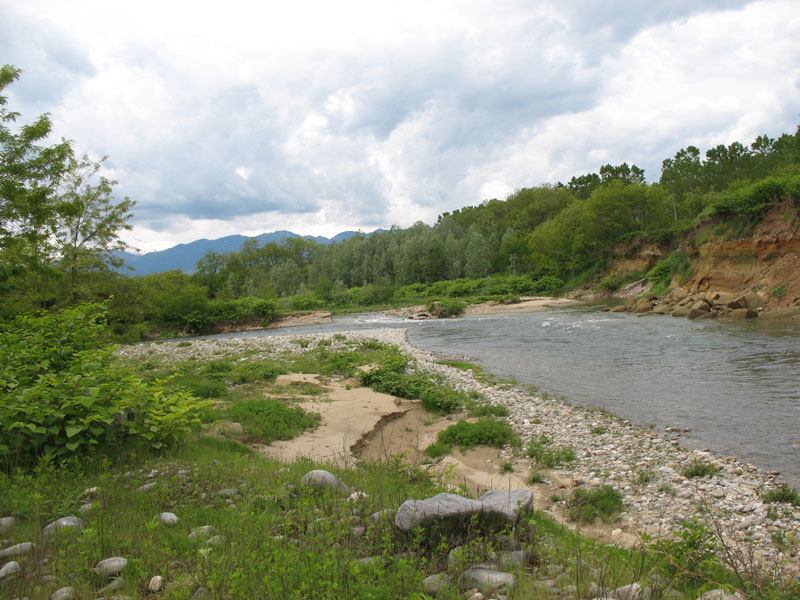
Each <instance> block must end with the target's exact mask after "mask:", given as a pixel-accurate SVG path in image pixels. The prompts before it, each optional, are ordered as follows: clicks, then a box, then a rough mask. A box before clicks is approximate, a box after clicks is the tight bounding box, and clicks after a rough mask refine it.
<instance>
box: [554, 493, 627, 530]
mask: <svg viewBox="0 0 800 600" xmlns="http://www.w3.org/2000/svg"><path fill="white" fill-rule="evenodd" d="M567 506H568V507H569V518H570V519H572V520H573V521H578V522H580V523H591V522H592V521H594V520H595V519H596V518H597V517H598V516H599V517H600V518H601V519H602V520H603V522H605V523H607V522H609V521H610V520H611V519H612V518H613V517H614V516H615V515H617V514H619V513H620V512H621V511H622V494H620V493H619V492H618V491H617V490H615V489H614V488H613V487H611V486H610V485H604V486H602V487H599V488H595V489H594V490H591V491H589V490H585V489H583V488H577V489H576V490H575V491H574V492H573V494H572V497H571V498H570V500H569V502H568V503H567Z"/></svg>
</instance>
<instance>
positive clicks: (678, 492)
mask: <svg viewBox="0 0 800 600" xmlns="http://www.w3.org/2000/svg"><path fill="white" fill-rule="evenodd" d="M337 333H338V334H339V335H344V336H346V338H347V339H349V340H353V339H377V340H379V341H381V342H384V343H388V344H394V345H397V346H398V347H399V348H400V349H402V350H404V351H405V352H408V353H409V354H410V355H411V356H412V357H414V358H415V359H416V361H417V365H418V368H420V369H422V370H427V371H431V372H435V373H439V374H441V375H442V376H443V377H444V378H445V380H446V382H447V383H448V384H449V385H451V386H452V387H454V388H456V389H458V390H460V391H463V392H466V393H469V392H477V393H479V394H481V395H482V396H483V397H484V398H485V401H486V402H487V403H489V404H494V405H502V406H505V407H506V408H507V409H508V410H509V416H508V417H505V420H506V421H507V422H508V423H509V424H510V425H511V426H512V428H513V429H514V431H515V433H517V435H519V436H520V439H521V440H522V444H523V448H524V447H525V446H526V445H527V443H528V441H529V440H530V439H532V438H539V437H540V436H541V435H543V434H546V435H547V436H548V437H549V438H550V440H551V442H550V443H551V446H552V447H572V448H573V449H574V450H575V453H576V455H577V458H576V460H575V462H573V463H568V464H567V465H565V466H564V467H561V468H559V469H554V470H547V469H542V471H543V472H544V473H545V475H546V478H547V480H548V482H547V483H544V484H535V485H528V484H527V477H528V474H529V472H530V471H532V470H538V469H537V467H536V465H535V464H534V461H533V459H530V458H528V457H527V456H525V455H524V454H523V453H521V452H515V451H513V450H512V449H508V448H507V449H504V450H497V449H493V448H491V449H485V448H484V449H483V451H484V452H483V453H482V454H479V455H477V457H471V456H469V453H468V454H467V455H465V456H457V455H456V454H455V453H454V454H452V455H450V457H449V458H448V459H447V460H446V461H444V465H447V464H455V468H456V470H457V471H459V470H460V473H459V474H458V475H457V476H456V483H460V482H462V481H463V483H465V484H467V486H468V487H470V488H472V489H475V488H476V487H481V486H484V482H485V484H487V485H489V486H492V487H494V488H495V489H497V488H507V487H512V486H513V487H528V488H530V489H532V490H533V491H534V494H535V497H536V505H537V508H538V509H541V510H546V511H547V512H549V513H550V514H551V515H553V516H554V517H556V519H557V520H558V521H559V522H562V523H564V524H565V525H569V526H571V527H575V528H578V529H580V530H581V531H582V532H584V533H587V534H589V535H592V536H593V537H596V538H598V539H600V540H601V541H604V542H607V543H620V544H623V545H633V544H635V543H637V541H638V540H640V536H641V534H642V533H645V534H648V535H652V536H668V535H670V534H672V533H674V532H676V531H678V530H679V529H680V525H681V522H682V521H683V520H684V519H688V518H691V517H695V516H701V517H703V516H704V515H705V517H706V518H709V519H711V526H712V527H714V528H716V527H718V528H719V529H720V531H721V532H722V533H723V535H724V536H725V537H726V538H727V539H729V540H731V541H732V542H734V543H735V544H736V546H737V547H747V545H751V547H752V548H753V549H754V550H755V551H756V552H757V554H758V555H760V556H763V557H765V558H769V559H770V560H777V561H791V560H794V562H795V563H797V558H796V557H794V558H793V557H790V556H787V555H784V554H782V553H781V550H780V549H779V548H777V547H776V546H775V544H774V542H773V539H777V538H778V537H779V536H781V535H782V536H784V537H785V538H788V537H789V536H794V537H795V539H800V508H798V507H792V506H789V505H786V504H771V505H767V504H765V503H764V502H763V501H762V500H761V498H760V496H759V492H760V491H762V490H763V489H774V488H776V487H777V484H778V482H779V480H778V479H776V477H775V475H773V474H769V473H766V472H764V471H762V470H760V469H758V468H757V467H755V466H753V465H749V464H744V463H741V462H739V461H738V460H736V459H735V458H733V457H721V456H716V455H714V454H713V453H711V452H708V451H701V450H686V449H682V448H680V447H679V446H678V442H677V441H676V440H670V439H668V438H667V437H665V436H662V435H659V434H657V433H654V432H653V431H649V430H645V429H641V428H638V427H636V426H634V425H632V424H631V422H630V421H627V420H624V419H622V418H618V417H613V416H610V415H608V414H606V413H604V412H601V411H597V410H591V409H588V408H582V407H576V406H571V405H568V404H566V403H564V402H562V401H560V400H555V399H549V398H542V397H539V396H536V395H535V394H531V393H528V392H525V391H522V390H519V389H516V388H512V387H510V386H508V385H502V384H501V385H492V384H487V383H483V382H481V381H478V380H477V379H476V378H475V377H474V376H473V374H472V372H471V371H462V370H459V369H456V368H454V367H450V366H447V365H441V364H438V363H437V362H436V361H437V360H438V357H437V356H436V355H434V354H432V353H430V352H427V351H425V350H422V349H420V348H417V347H415V346H413V345H411V343H410V342H409V341H408V337H407V330H406V329H402V328H376V329H364V330H355V331H342V332H337ZM332 336H333V334H332V333H310V334H299V335H292V336H289V335H286V336H271V337H268V338H267V337H265V338H228V339H212V340H200V341H197V342H196V343H194V344H193V345H192V347H189V348H181V350H182V351H183V350H185V351H186V354H188V355H189V356H192V355H193V354H195V353H199V354H201V355H203V356H212V355H216V354H218V353H219V352H225V351H229V352H230V351H248V352H257V353H263V354H264V355H265V356H268V355H270V354H272V353H278V352H281V351H285V350H286V349H291V350H292V351H297V352H300V351H302V350H300V349H299V348H298V347H297V345H296V344H292V342H291V340H296V339H298V338H303V339H308V340H310V341H311V342H312V343H313V342H316V341H319V340H321V339H332ZM335 344H336V342H334V345H335ZM171 345H172V344H169V343H167V344H160V345H159V346H156V351H157V352H164V353H165V354H168V355H169V354H171V355H172V356H175V351H174V350H173V349H171V348H169V347H167V348H165V347H164V346H171ZM145 347H146V346H145ZM129 348H135V349H138V350H141V351H143V350H144V348H143V345H137V346H132V347H129ZM259 350H260V352H259ZM122 353H123V354H134V353H135V352H134V351H129V352H122ZM367 407H368V404H367V405H366V406H365V408H367ZM349 418H350V419H351V420H354V419H357V417H354V415H349ZM372 431H377V430H376V429H373V430H372ZM359 433H360V435H361V436H362V437H363V436H364V435H365V433H367V432H364V431H363V430H361V431H360V432H359ZM419 443H424V440H420V442H419ZM336 447H338V448H340V449H342V450H345V449H349V452H348V454H350V453H351V452H352V449H353V447H352V446H351V445H350V443H349V442H348V443H345V444H344V445H343V444H342V443H339V444H338V445H337V446H336ZM349 458H352V455H351V456H350V457H349ZM693 460H699V461H702V462H705V463H711V464H713V465H715V466H716V467H718V468H719V472H718V473H717V474H716V475H714V476H713V477H711V478H702V479H701V478H694V479H687V478H686V477H684V476H683V475H681V470H682V469H683V468H684V467H685V466H686V465H687V464H689V463H690V462H692V461H693ZM487 461H489V462H487ZM502 461H509V462H512V463H513V465H514V473H511V474H502V473H501V472H500V469H499V467H500V463H501V462H502ZM470 471H471V472H470ZM459 477H460V478H461V479H459ZM606 484H607V485H612V486H613V487H614V488H615V489H617V490H618V491H619V492H620V493H621V494H622V496H623V501H624V504H625V511H624V512H623V514H622V516H621V519H620V521H619V522H617V523H614V524H611V525H601V524H598V525H597V526H589V527H587V526H580V527H578V526H575V525H573V524H571V523H569V522H568V521H566V518H565V516H564V511H563V505H564V503H563V502H557V503H550V502H549V500H550V497H551V496H552V494H558V495H560V496H562V497H568V496H569V495H570V493H571V489H572V488H575V487H594V486H599V485H606ZM797 566H798V565H797V564H794V568H795V569H796V568H797Z"/></svg>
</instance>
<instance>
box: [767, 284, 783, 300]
mask: <svg viewBox="0 0 800 600" xmlns="http://www.w3.org/2000/svg"><path fill="white" fill-rule="evenodd" d="M785 295H786V286H785V285H779V286H778V287H776V288H775V289H774V290H772V292H771V293H770V296H771V297H772V298H780V297H782V296H785Z"/></svg>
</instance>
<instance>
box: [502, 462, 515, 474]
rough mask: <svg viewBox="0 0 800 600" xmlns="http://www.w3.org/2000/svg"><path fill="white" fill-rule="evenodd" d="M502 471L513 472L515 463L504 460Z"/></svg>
mask: <svg viewBox="0 0 800 600" xmlns="http://www.w3.org/2000/svg"><path fill="white" fill-rule="evenodd" d="M500 472H501V473H513V472H514V465H513V464H511V462H510V461H507V460H504V461H503V462H502V463H500Z"/></svg>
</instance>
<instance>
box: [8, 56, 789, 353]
mask: <svg viewBox="0 0 800 600" xmlns="http://www.w3.org/2000/svg"><path fill="white" fill-rule="evenodd" d="M19 74H20V71H19V70H18V69H16V68H14V67H9V66H5V67H2V69H0V92H2V91H3V90H4V89H5V88H6V87H7V86H8V85H10V84H11V83H13V82H14V81H15V80H16V79H17V78H18V77H19ZM6 102H7V99H6V97H5V96H2V95H0V174H2V180H1V181H0V297H1V298H2V305H0V318H10V317H12V316H14V315H16V314H19V313H23V312H32V311H36V310H40V309H43V308H45V309H46V308H59V307H62V306H68V305H74V304H76V303H79V302H81V301H98V300H106V301H107V302H108V305H109V310H108V318H109V320H110V322H111V324H112V327H113V328H114V330H115V331H116V333H117V334H125V335H127V336H128V337H129V339H137V338H138V337H140V336H142V335H145V334H147V332H148V331H150V332H152V331H153V330H158V331H160V332H161V333H162V334H163V333H169V332H174V331H177V330H184V331H189V332H197V331H203V330H207V329H208V328H209V327H210V326H211V325H212V324H213V323H214V322H216V321H235V320H242V319H252V320H260V321H262V322H263V321H269V320H270V319H271V318H273V316H274V315H275V313H276V311H280V310H285V311H290V310H309V309H315V308H320V307H323V306H328V307H331V306H334V307H335V306H339V307H347V306H352V307H366V306H378V305H385V304H390V303H403V302H412V301H427V300H430V299H436V298H440V297H442V298H467V297H468V298H477V299H489V298H492V299H500V300H513V298H514V297H516V296H518V295H523V294H531V293H547V294H553V293H558V292H561V291H564V290H565V289H569V288H571V287H574V286H575V285H577V284H579V283H582V282H585V281H587V280H590V279H591V278H592V277H594V276H596V275H597V274H600V273H602V272H603V270H604V268H605V267H606V265H607V264H608V262H609V260H611V259H612V258H613V257H614V256H615V253H617V252H618V251H619V247H620V244H625V243H628V242H631V241H632V240H639V241H642V240H646V241H653V242H656V243H659V244H667V243H669V242H670V241H672V240H676V239H679V238H681V236H684V235H685V234H686V233H687V232H689V231H691V230H692V229H693V227H694V226H695V224H696V223H697V222H698V221H699V220H701V219H704V218H709V217H714V218H717V219H728V220H736V219H740V220H742V219H743V220H748V221H750V222H752V221H753V219H754V218H757V217H758V214H760V212H761V211H762V210H763V209H764V208H765V207H767V206H769V205H770V204H771V203H773V202H776V201H779V200H781V199H783V198H786V197H794V198H800V175H798V174H799V173H800V126H799V127H798V129H797V131H796V132H794V133H793V134H789V133H786V134H783V135H781V136H780V137H778V138H777V139H772V138H770V137H768V136H766V135H762V136H759V137H758V138H756V139H755V140H754V141H753V142H752V143H750V144H749V145H745V144H743V143H740V142H734V143H732V144H730V145H727V146H725V145H718V146H716V147H714V148H710V149H708V150H706V152H705V153H704V154H701V151H700V150H699V149H698V148H697V147H695V146H687V147H686V148H683V149H681V150H679V151H678V152H677V153H676V154H675V156H674V157H672V158H667V159H665V160H664V161H663V163H662V169H661V176H660V179H659V181H657V182H654V183H647V181H646V180H645V174H644V170H643V169H641V168H639V167H638V166H637V165H635V164H632V165H628V164H627V163H622V164H620V165H611V164H607V165H603V166H601V167H600V168H599V170H598V172H596V173H587V174H584V175H581V176H576V177H573V178H572V179H571V180H570V181H568V182H567V183H561V182H559V183H556V184H545V185H540V186H536V187H532V188H524V189H520V190H518V191H517V192H515V193H513V194H511V195H510V196H509V197H507V198H505V199H490V200H487V201H484V202H482V203H481V204H479V205H477V206H465V207H463V208H461V209H458V210H453V211H451V212H445V213H443V214H442V215H440V216H439V218H438V220H437V222H436V223H434V224H431V225H429V224H425V223H422V222H418V223H415V224H414V225H412V226H411V227H407V228H400V227H396V226H393V227H391V229H389V230H387V231H383V232H378V233H373V234H371V235H364V234H358V235H356V236H354V237H352V238H349V239H347V240H344V241H341V242H338V243H335V244H330V245H320V244H317V243H315V242H313V241H311V240H306V239H303V238H294V239H289V240H285V241H283V242H281V243H276V242H270V243H267V244H264V245H261V246H259V244H258V242H257V240H255V239H252V240H248V241H246V242H245V243H244V244H243V245H242V247H241V248H240V249H239V251H236V252H228V253H222V254H218V253H215V252H213V251H212V252H209V253H207V254H206V255H205V256H204V257H203V258H202V259H200V260H199V261H198V263H197V267H196V269H195V272H194V273H192V274H187V273H182V272H180V271H170V272H166V273H157V274H153V275H148V276H143V277H129V276H126V275H123V274H120V273H118V272H117V271H116V267H118V266H119V264H118V259H116V258H115V254H114V250H118V249H122V248H123V247H124V244H123V243H122V242H121V241H120V240H119V233H120V231H121V230H123V229H127V228H129V224H128V222H129V220H130V218H131V216H132V209H133V206H134V202H132V201H131V200H130V199H128V198H124V199H122V200H116V199H115V198H114V195H113V188H114V185H115V184H116V182H115V181H113V180H110V179H108V178H106V177H104V175H103V160H102V159H101V160H99V161H92V160H90V159H89V158H87V157H85V156H84V157H77V156H76V155H75V153H74V150H73V148H72V144H71V142H69V141H67V140H61V141H60V142H58V143H55V144H52V145H45V143H44V142H45V140H46V139H47V138H48V136H49V134H50V131H51V122H50V119H49V116H48V115H46V114H45V115H42V116H40V117H39V118H38V119H36V120H35V121H34V122H33V123H31V124H23V125H21V126H18V127H17V128H16V129H12V127H13V126H14V125H15V124H16V121H17V120H18V118H19V116H20V115H19V114H18V113H16V112H12V111H10V110H8V109H7V108H6Z"/></svg>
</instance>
